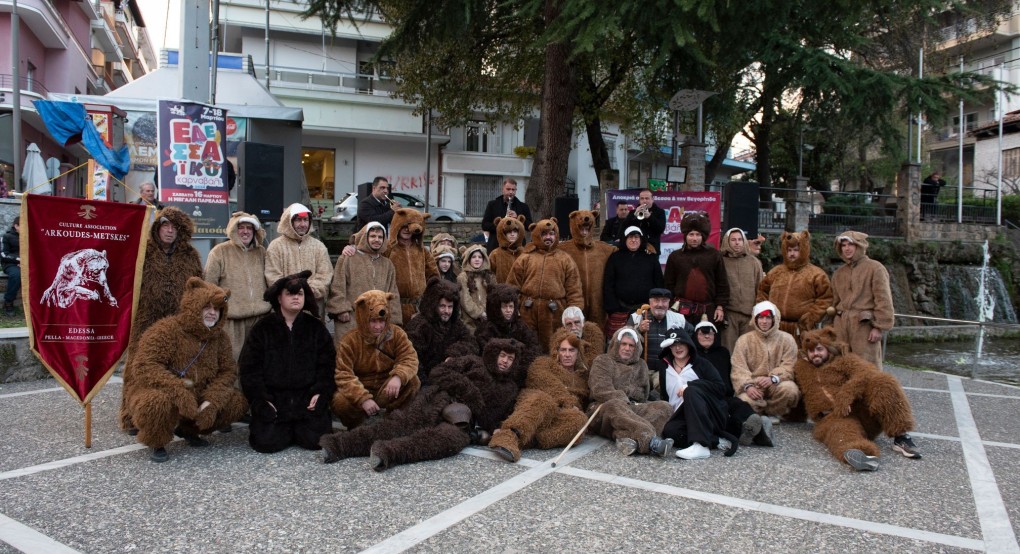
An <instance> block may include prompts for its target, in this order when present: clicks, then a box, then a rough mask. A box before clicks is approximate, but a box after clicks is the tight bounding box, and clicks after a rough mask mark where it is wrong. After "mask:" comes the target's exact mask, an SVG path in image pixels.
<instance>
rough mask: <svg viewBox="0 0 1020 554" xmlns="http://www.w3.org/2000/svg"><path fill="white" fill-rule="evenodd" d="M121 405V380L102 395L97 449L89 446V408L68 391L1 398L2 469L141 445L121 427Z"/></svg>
mask: <svg viewBox="0 0 1020 554" xmlns="http://www.w3.org/2000/svg"><path fill="white" fill-rule="evenodd" d="M48 382H49V383H50V384H54V383H55V382H54V381H52V380H49V381H48ZM119 408H120V385H116V384H111V385H107V386H106V387H104V388H103V390H102V391H100V393H99V394H98V395H96V397H95V398H94V399H93V401H92V448H85V410H84V409H83V408H82V407H81V405H80V404H78V402H77V401H76V400H75V399H74V398H72V397H71V395H70V394H68V393H67V392H66V391H64V390H60V391H54V392H47V393H40V394H30V395H25V396H15V397H13V398H3V399H0V422H2V423H0V432H2V434H3V440H2V441H0V472H3V471H9V470H12V469H18V468H24V467H29V466H33V465H36V464H41V463H45V462H50V461H53V460H62V459H64V458H71V457H74V456H80V455H83V454H89V453H92V452H96V451H99V450H107V449H110V448H116V447H118V446H124V445H126V444H135V438H134V437H131V436H129V435H127V434H126V433H124V432H122V431H121V430H120V429H119V428H118V427H117V410H118V409H119Z"/></svg>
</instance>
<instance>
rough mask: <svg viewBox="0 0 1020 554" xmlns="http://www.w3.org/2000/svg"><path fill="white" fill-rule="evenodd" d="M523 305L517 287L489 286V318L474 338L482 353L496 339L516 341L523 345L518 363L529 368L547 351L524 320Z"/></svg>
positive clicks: (487, 311)
mask: <svg viewBox="0 0 1020 554" xmlns="http://www.w3.org/2000/svg"><path fill="white" fill-rule="evenodd" d="M520 305H521V292H520V290H519V289H518V288H517V287H515V286H513V285H507V284H504V283H494V284H492V285H490V286H489V292H488V295H487V296H486V298H485V313H486V316H487V317H486V318H485V321H482V322H481V323H479V324H478V329H477V330H476V331H475V339H476V340H477V341H478V349H479V350H482V351H484V350H485V345H487V344H489V342H490V341H492V340H494V339H515V340H516V341H517V342H520V343H521V344H522V345H523V346H522V348H521V352H520V356H519V360H518V361H519V362H520V364H521V366H522V367H524V368H528V367H531V362H533V361H535V358H537V357H539V356H541V355H542V352H544V350H543V349H542V348H541V346H540V345H539V343H538V335H536V334H535V330H534V329H532V328H531V327H529V326H528V324H527V323H524V321H523V320H522V319H521V314H520ZM522 385H523V383H522Z"/></svg>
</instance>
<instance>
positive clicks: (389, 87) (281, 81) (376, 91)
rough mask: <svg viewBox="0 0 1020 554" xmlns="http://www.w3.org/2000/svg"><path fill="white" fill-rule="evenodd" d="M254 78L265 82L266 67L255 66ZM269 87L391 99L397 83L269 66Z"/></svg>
mask: <svg viewBox="0 0 1020 554" xmlns="http://www.w3.org/2000/svg"><path fill="white" fill-rule="evenodd" d="M253 69H254V71H255V77H256V78H258V79H259V80H260V81H264V80H265V78H266V66H264V65H255V66H254V68H253ZM269 85H270V87H281V88H299V89H304V90H314V91H324V92H344V93H350V94H366V95H371V96H390V95H391V93H392V92H393V91H394V90H396V88H397V83H396V81H395V80H394V79H393V78H390V77H379V76H377V75H371V74H363V73H342V72H331V71H315V70H312V69H305V68H300V67H286V66H278V65H271V66H269Z"/></svg>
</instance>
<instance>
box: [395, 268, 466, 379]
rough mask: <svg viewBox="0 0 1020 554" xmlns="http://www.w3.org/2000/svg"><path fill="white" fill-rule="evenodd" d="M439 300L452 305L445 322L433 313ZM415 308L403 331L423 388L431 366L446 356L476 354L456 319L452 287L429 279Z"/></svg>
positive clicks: (457, 298) (456, 304)
mask: <svg viewBox="0 0 1020 554" xmlns="http://www.w3.org/2000/svg"><path fill="white" fill-rule="evenodd" d="M441 299H445V300H447V301H449V302H453V315H452V316H450V320H449V321H447V322H446V323H443V321H442V320H441V319H439V313H438V312H437V311H436V310H437V308H438V307H439V301H440V300H441ZM418 308H419V310H420V311H419V312H418V313H416V314H414V317H412V318H411V321H410V322H408V324H407V325H406V326H405V328H404V330H405V331H407V338H408V339H410V341H411V344H412V345H414V350H415V352H417V353H418V379H419V380H420V381H421V383H422V385H427V384H428V383H429V372H431V371H432V368H433V367H436V366H438V365H439V364H441V363H443V361H444V360H446V359H447V358H450V357H457V356H467V355H469V354H478V348H477V345H476V343H475V338H474V337H473V336H471V332H470V331H468V328H467V326H466V325H464V322H463V321H461V319H460V288H459V287H458V286H457V285H456V284H454V283H451V282H449V281H447V280H445V279H442V278H440V277H432V278H430V279H429V282H428V284H427V285H426V286H425V292H423V293H422V295H421V303H420V304H419V305H418Z"/></svg>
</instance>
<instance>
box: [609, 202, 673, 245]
mask: <svg viewBox="0 0 1020 554" xmlns="http://www.w3.org/2000/svg"><path fill="white" fill-rule="evenodd" d="M631 225H634V226H636V227H637V228H638V229H641V233H642V234H643V235H644V237H645V240H647V241H648V244H651V245H652V246H653V247H654V248H655V252H656V253H657V254H661V253H662V248H661V247H660V246H659V241H660V240H661V238H662V233H663V232H665V230H666V212H665V210H663V209H662V208H660V207H658V206H656V205H655V200H654V199H653V198H652V191H651V190H649V189H641V190H640V191H639V192H638V206H637V208H635V209H634V211H633V212H631V213H630V215H628V216H627V219H626V220H624V224H623V225H622V226H621V228H622V229H627V228H628V227H630V226H631ZM625 238H626V237H624V236H622V235H621V236H619V237H617V239H618V240H619V241H620V243H621V244H622V243H623V240H624V239H625Z"/></svg>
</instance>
